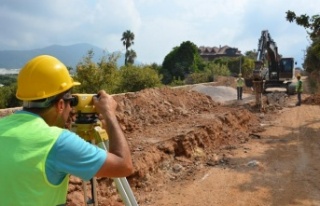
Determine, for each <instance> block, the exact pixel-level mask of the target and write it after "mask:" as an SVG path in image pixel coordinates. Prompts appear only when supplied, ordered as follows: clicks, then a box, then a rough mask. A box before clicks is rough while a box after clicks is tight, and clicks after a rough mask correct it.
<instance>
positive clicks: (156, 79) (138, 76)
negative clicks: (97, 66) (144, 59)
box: [118, 65, 161, 92]
mask: <svg viewBox="0 0 320 206" xmlns="http://www.w3.org/2000/svg"><path fill="white" fill-rule="evenodd" d="M160 85H161V79H160V76H159V75H158V73H157V72H156V71H155V70H154V69H151V68H150V67H148V66H144V67H137V66H133V65H128V66H124V67H122V68H121V69H120V83H119V88H118V89H119V92H136V91H140V90H142V89H145V88H152V87H157V86H160Z"/></svg>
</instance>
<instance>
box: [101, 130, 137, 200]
mask: <svg viewBox="0 0 320 206" xmlns="http://www.w3.org/2000/svg"><path fill="white" fill-rule="evenodd" d="M99 130H100V128H95V131H96V133H97V138H96V139H99V140H100V141H99V143H98V144H97V146H98V147H100V148H102V149H104V150H106V151H107V150H108V146H109V145H108V141H107V140H102V138H101V137H100V134H99ZM113 181H114V182H115V184H116V187H117V190H118V192H119V194H120V196H121V199H122V201H123V202H124V203H125V206H138V203H137V201H136V199H135V197H134V195H133V192H132V190H131V187H130V185H129V183H128V181H127V178H125V177H122V178H114V179H113Z"/></svg>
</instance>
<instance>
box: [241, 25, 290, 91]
mask: <svg viewBox="0 0 320 206" xmlns="http://www.w3.org/2000/svg"><path fill="white" fill-rule="evenodd" d="M294 65H295V62H294V58H292V57H286V58H282V57H281V55H279V54H278V47H277V44H276V42H275V41H274V40H273V39H272V38H271V35H270V33H269V32H268V30H263V31H262V32H261V37H260V39H259V42H258V50H257V59H256V61H255V68H254V70H253V74H252V77H251V81H255V82H261V87H262V92H263V93H265V92H267V91H268V88H275V87H277V88H284V89H285V90H286V92H287V93H288V94H294V91H295V90H294V86H293V84H292V81H293V78H294V72H295V69H294ZM248 82H250V81H248V80H247V81H246V85H247V86H250V85H248V84H251V85H252V82H251V83H248Z"/></svg>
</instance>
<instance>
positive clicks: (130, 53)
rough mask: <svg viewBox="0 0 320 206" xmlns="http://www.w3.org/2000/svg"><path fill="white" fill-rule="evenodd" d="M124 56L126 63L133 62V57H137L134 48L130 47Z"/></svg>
mask: <svg viewBox="0 0 320 206" xmlns="http://www.w3.org/2000/svg"><path fill="white" fill-rule="evenodd" d="M126 57H127V63H129V64H133V63H134V59H135V58H136V57H137V54H136V52H135V51H134V50H132V49H130V50H127V52H126Z"/></svg>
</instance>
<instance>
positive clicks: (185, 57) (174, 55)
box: [160, 41, 204, 84]
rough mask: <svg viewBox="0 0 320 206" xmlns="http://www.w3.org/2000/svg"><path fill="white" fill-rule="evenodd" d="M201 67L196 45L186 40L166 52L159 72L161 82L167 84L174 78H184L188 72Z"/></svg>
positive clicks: (200, 69) (201, 69)
mask: <svg viewBox="0 0 320 206" xmlns="http://www.w3.org/2000/svg"><path fill="white" fill-rule="evenodd" d="M203 69H204V65H203V63H202V61H201V57H200V54H199V51H198V47H197V46H196V45H195V44H194V43H192V42H190V41H186V42H182V43H181V44H180V46H179V47H174V48H173V49H172V51H171V52H170V53H169V54H167V56H166V57H165V59H164V61H163V63H162V69H161V71H160V72H161V74H162V75H163V83H165V84H169V83H170V82H171V81H173V80H174V79H181V80H184V79H185V78H186V77H187V76H188V75H189V74H191V73H194V72H197V71H203Z"/></svg>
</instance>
